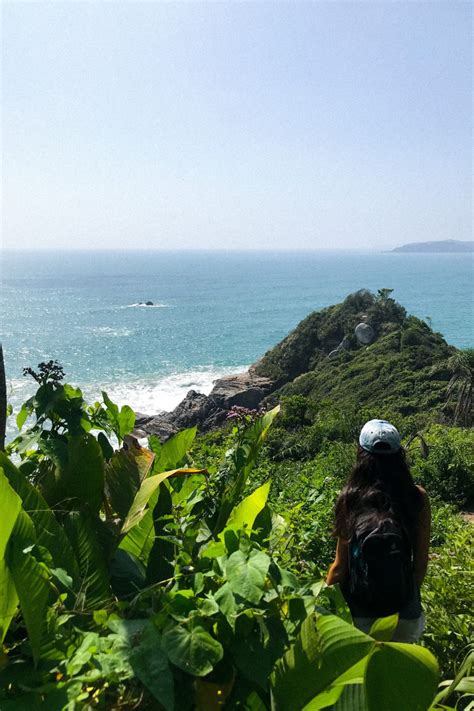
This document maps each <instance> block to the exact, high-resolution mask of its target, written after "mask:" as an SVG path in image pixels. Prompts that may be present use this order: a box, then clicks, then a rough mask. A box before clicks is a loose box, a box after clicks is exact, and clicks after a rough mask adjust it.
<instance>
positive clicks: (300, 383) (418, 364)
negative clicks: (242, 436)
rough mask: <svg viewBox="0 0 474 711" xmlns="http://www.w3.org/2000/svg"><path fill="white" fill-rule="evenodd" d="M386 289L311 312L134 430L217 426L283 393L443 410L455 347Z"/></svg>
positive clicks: (165, 432)
mask: <svg viewBox="0 0 474 711" xmlns="http://www.w3.org/2000/svg"><path fill="white" fill-rule="evenodd" d="M390 293H391V290H389V289H381V290H379V292H378V293H377V294H376V295H374V294H372V293H370V292H369V291H367V290H365V289H363V290H360V291H358V292H356V293H354V294H350V295H349V296H348V297H347V298H346V299H345V300H344V301H343V302H342V303H340V304H336V305H334V306H330V307H328V308H325V309H322V310H321V311H315V312H313V313H311V314H310V315H309V316H307V317H306V318H305V319H304V320H303V321H301V323H299V324H298V326H297V327H296V328H295V329H294V330H293V331H291V332H290V333H289V334H288V336H286V338H284V339H283V341H281V342H280V343H279V344H277V345H276V346H275V347H274V348H272V349H271V350H269V351H268V352H267V353H265V355H264V356H263V357H262V358H261V359H260V360H258V361H257V362H256V363H254V364H253V365H252V366H251V367H250V368H249V370H248V371H247V372H245V373H237V374H235V375H229V376H227V377H225V378H221V379H219V380H217V381H216V382H215V384H214V387H213V389H212V391H211V392H210V393H209V395H204V394H202V393H199V392H196V391H195V390H190V391H189V392H188V393H187V395H186V397H185V398H184V400H182V401H181V402H180V403H179V405H178V406H177V407H176V408H175V409H174V410H173V411H172V412H165V413H160V414H158V415H142V414H140V413H138V414H137V420H136V430H137V434H138V435H139V434H147V435H149V434H155V435H157V436H158V437H160V438H161V439H162V440H165V439H167V438H168V437H170V436H171V435H173V434H174V433H175V432H177V431H179V430H181V429H183V428H186V427H191V426H193V425H197V427H198V429H199V430H200V431H201V432H207V431H209V430H212V429H215V428H218V427H220V426H221V425H222V424H223V423H224V421H225V420H226V418H227V416H228V414H229V412H230V411H232V408H235V407H242V408H247V409H251V410H255V409H258V408H260V407H265V406H267V405H270V404H273V403H275V402H278V400H279V399H280V398H281V397H283V396H288V395H298V394H300V395H305V396H307V397H310V398H311V399H313V400H317V401H321V400H333V401H335V402H338V403H341V402H350V403H351V405H354V404H355V405H356V406H357V407H371V406H378V407H383V408H385V409H387V408H388V409H390V410H394V411H398V412H400V413H401V414H403V415H409V414H410V413H411V412H416V411H419V409H420V407H424V408H426V409H428V410H436V409H439V410H441V409H442V408H445V406H446V390H447V384H448V382H449V379H450V372H449V369H448V368H447V365H446V363H447V359H448V358H449V357H450V356H451V355H452V354H453V353H454V352H455V351H456V349H455V348H453V347H452V346H449V345H448V344H447V343H446V341H445V340H444V339H443V338H442V336H441V335H440V334H437V333H434V332H433V331H432V330H431V328H430V327H429V326H428V324H427V323H425V322H424V321H421V320H420V319H417V318H415V317H414V316H409V315H407V313H406V311H405V309H404V308H403V307H402V306H401V305H400V304H398V303H397V302H396V301H395V300H394V299H392V298H391V296H390Z"/></svg>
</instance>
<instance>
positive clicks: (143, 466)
mask: <svg viewBox="0 0 474 711" xmlns="http://www.w3.org/2000/svg"><path fill="white" fill-rule="evenodd" d="M153 460H154V454H153V452H150V450H149V449H145V448H144V447H131V448H130V449H127V450H125V449H121V450H120V451H118V452H115V454H114V455H113V457H112V458H111V460H110V461H109V462H108V463H107V464H106V466H105V484H106V489H107V494H108V496H109V498H110V503H111V505H112V508H113V510H114V511H116V512H117V513H118V515H119V516H120V518H122V519H124V518H125V517H126V515H127V513H128V512H129V509H130V507H131V505H132V503H133V500H134V498H135V495H136V493H137V491H138V489H139V488H140V485H141V483H142V481H143V480H144V479H145V478H146V477H147V476H148V473H149V471H150V469H151V466H152V464H153Z"/></svg>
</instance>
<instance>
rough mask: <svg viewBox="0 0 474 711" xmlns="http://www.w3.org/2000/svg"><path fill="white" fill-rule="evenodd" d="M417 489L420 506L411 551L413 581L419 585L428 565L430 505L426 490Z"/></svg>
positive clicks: (419, 487)
mask: <svg viewBox="0 0 474 711" xmlns="http://www.w3.org/2000/svg"><path fill="white" fill-rule="evenodd" d="M418 490H419V492H420V494H421V501H422V507H421V511H420V519H419V525H418V532H417V537H416V543H415V549H414V551H413V570H414V574H415V582H416V584H417V585H418V586H419V587H420V586H421V583H422V582H423V579H424V577H425V575H426V569H427V567H428V552H429V548H430V534H431V507H430V500H429V498H428V494H427V493H426V491H425V490H424V489H423V488H422V487H421V486H418Z"/></svg>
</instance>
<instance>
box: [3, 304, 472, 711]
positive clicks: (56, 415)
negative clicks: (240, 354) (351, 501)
mask: <svg viewBox="0 0 474 711" xmlns="http://www.w3.org/2000/svg"><path fill="white" fill-rule="evenodd" d="M386 298H388V297H387V296H386ZM31 374H32V375H33V377H35V379H36V380H37V381H38V385H39V388H38V391H37V393H36V395H35V396H34V397H33V398H31V400H29V401H28V402H27V403H26V404H25V405H24V406H23V408H22V409H21V411H20V413H19V414H18V416H17V421H18V423H19V425H20V426H21V427H23V426H24V425H25V424H26V423H27V422H30V423H31V424H30V426H29V427H28V428H27V429H26V430H25V431H23V432H22V433H21V434H20V435H19V437H18V438H17V439H16V440H15V441H14V442H12V443H11V444H10V445H9V447H8V451H7V453H6V454H3V453H0V495H1V500H2V517H3V518H2V529H1V533H0V576H1V578H2V584H1V586H0V629H1V635H2V640H3V653H2V657H1V664H0V678H1V691H0V708H1V709H2V711H8V710H13V709H15V710H19V709H25V708H28V709H45V710H46V709H47V710H48V711H55V710H57V711H60V710H62V709H67V710H68V711H69V710H71V711H72V710H75V709H94V708H102V709H166V710H173V709H176V710H177V711H186V710H187V709H197V710H198V711H213V709H219V708H226V709H247V710H248V711H264V710H265V709H273V710H274V711H278V710H280V709H281V710H283V711H293V710H294V711H299V710H300V709H303V708H304V709H306V710H307V711H309V710H310V709H313V710H316V709H323V708H331V709H334V710H335V711H337V709H351V711H358V710H360V711H362V710H366V711H367V710H368V711H375V710H377V711H379V709H380V708H383V709H386V710H387V711H392V710H393V711H395V710H396V711H399V709H400V705H399V704H400V685H403V693H404V699H406V701H404V709H406V711H410V710H411V709H413V711H415V709H416V710H423V709H426V710H427V709H441V708H448V706H446V703H448V702H449V703H451V704H454V703H458V704H465V702H464V701H463V695H466V693H472V692H473V685H472V677H471V667H472V655H471V656H467V657H466V659H465V661H464V663H462V659H463V657H464V656H466V654H467V652H468V641H469V638H470V636H471V635H472V632H473V625H472V616H471V615H470V609H469V604H470V603H469V601H470V600H472V556H471V555H470V554H469V548H470V546H471V544H472V529H471V527H469V526H468V525H467V524H464V525H463V524H462V523H461V522H460V519H459V517H458V516H457V514H456V512H455V507H456V506H457V505H458V504H459V503H463V502H464V501H465V500H466V499H467V498H468V497H470V496H471V495H472V468H470V467H472V461H471V463H470V459H469V457H470V451H471V452H472V444H473V435H472V432H470V431H467V430H462V429H460V428H450V429H446V428H439V427H433V428H430V429H429V430H428V432H427V433H426V435H423V438H422V439H421V440H420V438H417V439H413V441H412V443H411V445H410V451H412V455H413V469H414V472H415V475H416V476H419V478H420V480H423V481H424V482H425V483H427V485H428V482H429V486H430V492H431V493H432V495H433V497H434V499H435V516H434V518H435V526H434V531H433V534H434V538H435V541H434V542H435V543H436V544H437V546H438V547H437V549H436V551H437V552H436V554H435V556H436V557H435V560H434V562H433V563H432V569H431V572H430V575H429V577H428V580H427V584H426V586H425V587H426V590H425V591H424V597H425V598H426V601H427V608H428V616H429V618H428V633H427V636H426V646H423V647H421V646H415V645H410V646H407V645H401V644H395V643H392V642H390V638H391V635H392V633H393V630H394V628H395V626H396V622H397V619H396V616H395V617H391V618H385V619H383V620H379V621H377V622H376V623H375V625H374V627H373V628H372V630H371V634H370V635H365V634H363V633H361V632H359V631H358V630H356V629H355V628H354V627H353V626H352V624H351V619H350V614H349V612H348V610H347V608H346V606H345V604H344V601H343V599H342V596H341V594H340V592H339V591H338V589H337V588H328V587H327V586H326V585H325V584H324V582H323V578H322V575H324V573H325V570H326V568H327V565H328V563H329V561H330V559H331V557H332V555H333V552H334V540H333V538H332V536H331V523H332V510H333V505H334V500H335V496H336V495H337V493H338V491H339V490H340V487H341V485H342V482H343V480H344V478H345V476H346V474H347V472H348V470H349V468H350V466H351V463H352V461H353V457H354V444H353V442H354V432H355V431H356V430H357V428H358V426H359V424H360V418H364V417H365V416H366V413H360V412H352V413H351V412H350V411H349V410H346V411H345V414H344V413H343V412H342V411H339V410H331V408H330V406H329V405H328V404H326V405H323V406H322V407H321V408H317V407H316V405H315V403H314V400H312V399H309V398H305V397H303V396H301V395H296V396H292V397H291V398H287V399H284V401H283V407H282V414H281V416H280V417H279V418H278V419H277V420H276V422H275V424H274V425H272V422H273V420H274V419H275V417H276V415H277V414H278V408H275V409H273V410H271V411H269V412H267V413H266V414H263V415H259V416H257V415H255V416H253V415H252V414H248V415H246V416H244V417H242V418H241V420H242V421H241V422H239V423H238V424H237V425H235V424H234V425H233V426H232V425H230V424H229V427H228V429H227V430H226V431H221V432H217V433H213V434H210V435H208V436H206V437H202V438H199V439H198V440H197V439H196V431H195V429H194V428H193V429H190V430H184V431H183V432H180V433H179V434H178V435H176V436H174V437H173V438H171V439H170V440H168V441H167V442H166V443H165V444H161V443H160V442H159V441H158V440H157V438H155V437H150V439H149V448H140V447H138V446H137V444H136V442H135V441H134V440H133V439H132V438H129V436H128V435H129V433H130V432H131V430H132V429H133V426H134V414H133V412H132V411H131V410H130V408H127V407H123V408H121V409H119V408H118V407H117V406H116V405H115V404H114V403H113V402H111V401H110V399H109V398H108V397H107V395H106V394H105V393H103V394H102V400H101V402H97V403H95V404H94V405H91V406H89V405H87V404H86V403H85V402H84V400H83V397H82V393H81V392H80V390H78V389H77V388H73V387H71V386H69V385H66V384H63V383H62V376H63V374H62V370H61V369H60V368H59V367H58V366H57V364H55V363H49V364H45V365H44V366H43V367H42V368H41V369H40V370H39V371H38V372H33V371H31ZM28 418H32V420H33V421H32V422H31V419H30V420H28ZM406 424H407V431H408V433H409V435H410V436H413V434H414V433H415V432H414V424H413V422H412V420H410V418H407V419H406ZM296 432H298V433H299V435H300V438H301V442H302V444H301V446H298V440H297V438H295V433H296ZM113 441H116V442H117V443H118V448H117V447H114V446H113ZM446 447H448V448H449V452H450V454H449V457H447V456H445V455H444V452H445V449H446ZM470 448H471V449H470ZM450 462H451V463H454V466H450ZM436 497H439V498H440V503H439V505H438V504H436ZM441 498H443V499H444V501H446V500H449V501H451V502H452V503H451V504H447V503H441ZM469 576H471V577H469ZM430 650H431V651H430ZM432 651H434V652H435V653H436V655H437V656H438V658H439V661H440V663H441V668H442V672H443V676H444V675H446V674H449V675H451V676H452V677H453V679H452V681H450V682H449V683H448V684H447V685H445V686H441V687H439V688H438V682H439V671H438V664H437V662H436V659H435V657H434V656H433V654H432ZM456 672H458V673H457V674H456V675H455V673H456ZM449 708H452V707H449ZM458 708H464V706H459V705H458Z"/></svg>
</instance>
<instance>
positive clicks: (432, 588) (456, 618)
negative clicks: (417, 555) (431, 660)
mask: <svg viewBox="0 0 474 711" xmlns="http://www.w3.org/2000/svg"><path fill="white" fill-rule="evenodd" d="M452 523H453V522H452ZM473 553H474V527H473V526H472V525H471V524H467V523H466V524H462V523H461V522H460V521H459V519H458V521H457V522H456V523H454V530H452V531H451V533H450V534H449V535H448V537H447V540H446V542H445V544H444V545H443V546H441V547H440V548H438V549H434V550H433V552H432V554H431V556H430V563H429V566H428V574H427V577H426V580H425V582H424V584H423V588H422V601H423V606H424V608H425V611H426V631H425V634H424V637H423V640H424V643H425V644H426V646H427V647H428V648H429V649H430V650H431V651H432V652H433V653H434V654H436V656H437V657H438V660H439V663H440V667H441V670H442V673H443V674H444V675H446V674H452V673H453V670H454V667H455V666H456V664H458V663H459V662H460V661H461V659H462V657H463V656H464V654H465V652H466V647H467V645H468V644H469V643H472V640H473V639H474V617H473V615H472V601H473V600H474V555H473Z"/></svg>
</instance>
